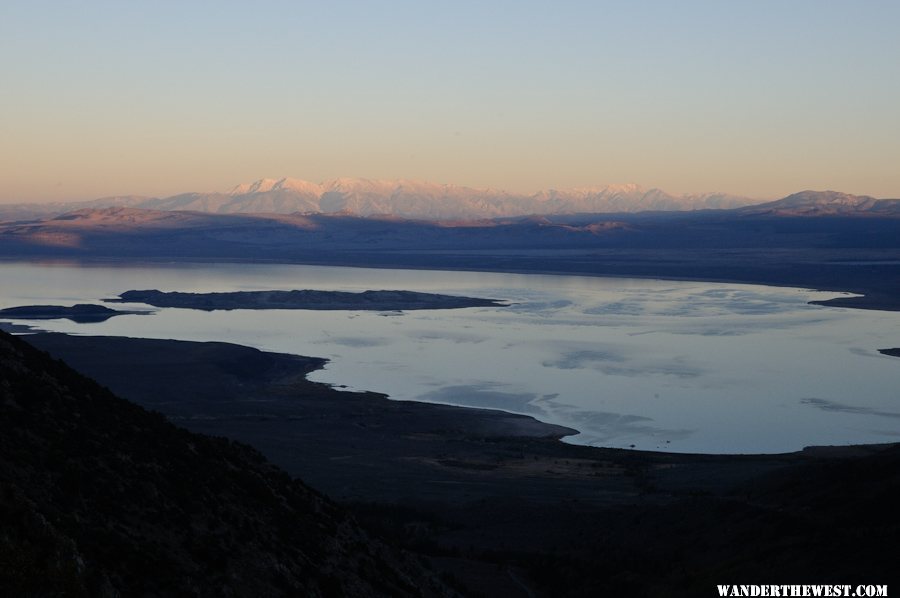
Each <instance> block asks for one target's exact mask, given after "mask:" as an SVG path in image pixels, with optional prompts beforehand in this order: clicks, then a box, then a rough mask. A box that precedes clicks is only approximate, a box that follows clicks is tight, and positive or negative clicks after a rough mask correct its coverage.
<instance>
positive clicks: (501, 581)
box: [29, 334, 900, 598]
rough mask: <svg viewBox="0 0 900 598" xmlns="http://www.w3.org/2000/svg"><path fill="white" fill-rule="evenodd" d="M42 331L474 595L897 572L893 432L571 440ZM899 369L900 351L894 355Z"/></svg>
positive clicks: (48, 342)
mask: <svg viewBox="0 0 900 598" xmlns="http://www.w3.org/2000/svg"><path fill="white" fill-rule="evenodd" d="M29 338H30V340H31V342H34V343H35V344H38V345H39V346H41V347H43V348H45V349H47V350H48V351H50V352H51V354H54V355H56V356H59V357H63V358H64V359H66V360H67V361H70V362H71V363H72V364H73V366H75V367H77V368H79V369H80V370H83V371H85V372H88V373H90V375H91V376H94V377H96V378H97V379H98V380H100V381H101V382H102V383H103V384H107V385H109V386H110V387H112V388H113V389H115V390H116V391H117V392H119V393H121V394H122V395H123V396H126V397H128V398H131V399H133V400H135V401H137V402H140V403H142V404H145V405H148V406H152V407H153V408H154V409H159V410H161V411H163V412H164V413H166V414H167V415H169V416H170V417H172V418H173V419H176V420H177V421H178V422H179V423H182V424H183V425H186V426H189V427H191V428H192V429H195V430H198V431H205V432H207V433H212V434H216V435H223V436H231V437H234V438H238V439H241V440H243V441H246V442H250V443H252V444H254V445H255V446H257V447H258V448H259V449H260V450H261V451H262V452H263V453H264V454H265V455H266V456H267V457H269V458H271V459H272V460H273V461H275V462H276V463H278V464H279V465H280V466H282V467H284V468H285V469H287V470H288V471H289V472H291V473H292V474H294V475H298V476H299V477H301V478H303V479H305V480H308V481H310V482H311V483H313V484H314V485H315V487H317V488H320V489H322V490H324V491H325V492H327V493H328V494H329V495H331V496H334V497H335V498H338V499H340V500H341V501H342V502H343V504H344V506H345V507H347V508H350V509H352V510H353V511H354V513H355V516H356V517H357V518H359V519H361V521H363V523H364V524H366V525H367V526H368V527H369V529H374V530H376V531H377V532H379V536H380V537H385V536H387V537H390V538H391V539H392V540H393V541H394V542H396V543H401V544H402V545H404V546H405V547H407V548H408V549H410V550H411V551H413V552H416V553H418V554H420V555H425V556H427V557H428V558H429V559H430V563H431V566H432V568H433V569H435V570H436V571H438V572H439V573H440V574H441V576H442V577H444V578H446V579H454V580H456V582H458V583H456V584H454V585H455V586H457V587H460V588H463V589H466V590H467V592H466V595H469V596H473V597H477V596H504V597H510V598H515V597H519V596H521V597H523V598H527V597H532V598H533V597H536V596H551V597H554V598H555V597H567V596H570V597H571V596H602V595H619V596H630V597H638V596H666V597H670V596H714V595H716V591H715V584H719V583H879V584H881V583H889V584H890V583H893V582H896V581H897V567H896V546H897V545H898V543H900V514H898V511H897V508H896V501H897V496H898V495H900V445H882V446H866V447H826V448H816V449H808V450H804V451H801V452H797V453H791V454H783V455H685V454H666V453H652V452H643V451H631V450H614V449H602V448H592V447H583V446H572V445H567V444H564V443H561V442H559V441H558V437H559V436H560V435H561V434H562V433H565V429H561V428H559V427H555V426H548V425H545V424H541V423H539V422H536V421H534V420H532V419H530V418H526V417H522V416H515V415H510V414H504V413H500V412H496V411H486V410H478V409H460V408H454V407H449V406H446V405H428V404H422V403H415V402H408V401H390V400H387V399H385V398H384V397H383V396H382V395H377V394H374V393H346V392H338V391H336V390H335V389H333V388H329V387H327V386H325V385H322V384H316V383H312V382H309V381H307V380H304V379H303V373H305V372H307V371H309V370H311V369H314V368H316V367H320V366H321V360H315V359H312V358H302V357H292V356H287V355H279V354H273V353H265V352H261V351H258V350H255V349H251V348H248V347H239V346H236V345H228V344H225V343H191V342H175V341H160V340H149V339H128V338H103V337H74V336H66V335H60V334H39V335H34V336H32V337H29ZM898 366H900V363H898Z"/></svg>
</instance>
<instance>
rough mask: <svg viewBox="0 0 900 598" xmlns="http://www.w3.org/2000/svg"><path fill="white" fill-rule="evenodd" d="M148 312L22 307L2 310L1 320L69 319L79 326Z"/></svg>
mask: <svg viewBox="0 0 900 598" xmlns="http://www.w3.org/2000/svg"><path fill="white" fill-rule="evenodd" d="M143 313H147V312H137V311H122V310H117V309H110V308H108V307H106V306H104V305H92V304H90V303H79V304H77V305H72V306H65V305H22V306H19V307H7V308H6V309H0V318H6V319H9V320H58V319H62V318H65V319H68V320H72V321H73V322H76V323H78V324H87V323H91V322H105V321H106V320H108V319H110V318H112V317H113V316H122V315H126V314H143Z"/></svg>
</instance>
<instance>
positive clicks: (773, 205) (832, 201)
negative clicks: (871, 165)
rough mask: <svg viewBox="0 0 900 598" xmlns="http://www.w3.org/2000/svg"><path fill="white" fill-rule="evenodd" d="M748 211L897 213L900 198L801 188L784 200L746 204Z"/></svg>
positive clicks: (812, 213)
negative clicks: (880, 197) (802, 189)
mask: <svg viewBox="0 0 900 598" xmlns="http://www.w3.org/2000/svg"><path fill="white" fill-rule="evenodd" d="M741 212H742V213H744V214H758V215H761V214H772V215H780V216H827V215H850V214H857V215H861V214H869V215H884V216H889V215H894V216H896V215H897V214H900V199H875V198H874V197H870V196H868V195H851V194H849V193H841V192H840V191H801V192H799V193H794V194H792V195H788V196H787V197H785V198H783V199H779V200H777V201H771V202H767V203H763V204H758V205H755V206H749V207H745V208H743V209H742V210H741Z"/></svg>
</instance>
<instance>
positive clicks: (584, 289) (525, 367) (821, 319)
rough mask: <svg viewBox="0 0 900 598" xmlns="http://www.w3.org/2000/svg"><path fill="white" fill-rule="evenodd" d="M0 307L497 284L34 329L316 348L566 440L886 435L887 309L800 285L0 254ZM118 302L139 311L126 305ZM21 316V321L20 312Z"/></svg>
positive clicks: (355, 375)
mask: <svg viewBox="0 0 900 598" xmlns="http://www.w3.org/2000/svg"><path fill="white" fill-rule="evenodd" d="M0 280H2V281H3V286H2V290H0V308H3V307H11V306H16V305H31V304H59V305H72V304H74V303H84V302H98V301H99V300H100V299H103V298H108V297H114V296H117V295H118V294H119V293H121V292H124V291H126V290H130V289H160V290H163V291H191V292H212V291H241V290H267V289H283V290H289V289H322V290H342V291H364V290H369V289H402V290H413V291H424V292H434V293H446V294H458V295H468V296H472V297H487V298H495V299H505V300H508V301H510V302H512V305H510V306H509V307H505V308H470V309H460V310H434V311H420V312H402V313H398V312H381V313H376V312H354V311H334V312H330V311H329V312H325V311H302V310H298V311H285V310H273V311H250V310H235V311H216V312H200V311H193V310H184V309H160V310H158V311H157V312H156V313H155V314H154V315H152V316H135V315H126V316H119V317H116V318H113V319H111V320H109V321H106V322H102V323H96V324H75V323H73V322H69V321H67V320H54V321H40V322H31V323H32V324H33V325H35V326H37V327H39V328H42V329H47V330H55V331H60V332H70V333H79V334H92V335H128V336H140V337H152V338H175V339H183V340H218V341H228V342H234V343H240V344H244V345H250V346H254V347H258V348H261V349H266V350H270V351H280V352H286V353H297V354H303V355H315V356H320V357H327V358H329V359H331V360H332V361H331V363H330V364H329V365H328V366H327V368H326V369H324V370H322V371H319V372H316V373H315V374H313V375H312V379H314V380H319V381H322V382H329V383H332V384H338V385H347V386H348V387H349V388H350V389H353V390H373V391H378V392H383V393H386V394H388V395H390V396H391V397H392V398H394V399H400V400H420V401H432V402H441V403H451V404H455V405H464V406H470V407H488V408H494V409H503V410H507V411H513V412H517V413H525V414H528V415H532V416H534V417H536V418H538V419H541V420H543V421H548V422H553V423H559V424H563V425H566V426H570V427H572V428H575V429H577V430H579V431H580V432H581V433H580V434H578V435H577V436H573V437H570V438H568V441H570V442H575V443H584V444H593V445H602V446H616V447H627V446H630V445H634V446H635V447H636V448H639V449H649V450H653V449H662V450H671V451H680V452H727V453H740V452H781V451H791V450H797V449H799V448H801V447H803V446H807V445H811V444H851V443H871V442H893V441H897V440H900V390H898V389H900V360H898V359H897V358H892V357H886V356H882V355H879V354H878V352H877V350H878V349H881V348H887V347H896V346H900V313H893V312H877V311H863V310H850V309H840V308H831V307H822V306H811V305H808V304H807V302H808V301H810V300H813V299H826V298H829V297H833V296H834V295H835V294H834V293H821V292H813V291H807V290H801V289H790V288H774V287H763V286H752V285H739V284H727V283H703V282H673V281H659V280H643V279H641V280H637V279H613V278H590V277H572V276H545V275H517V274H495V273H473V272H435V271H417V270H374V269H361V268H338V267H315V266H293V265H258V264H255V265H249V264H172V265H159V264H154V265H127V266H123V265H116V266H109V265H104V266H99V265H80V266H79V265H75V264H57V265H38V264H33V263H31V264H26V263H2V264H0ZM120 307H122V308H123V309H139V308H141V307H143V308H145V309H149V308H148V307H147V306H141V305H136V304H132V305H129V304H125V305H122V306H120ZM26 323H29V322H26Z"/></svg>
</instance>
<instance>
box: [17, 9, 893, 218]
mask: <svg viewBox="0 0 900 598" xmlns="http://www.w3.org/2000/svg"><path fill="white" fill-rule="evenodd" d="M898 29H900V2H876V1H857V2H850V1H846V2H827V1H796V0H780V1H752V2H751V1H747V2H726V1H718V2H687V1H686V2H674V1H673V2H639V3H635V2H628V3H626V2H621V3H611V2H523V1H517V2H488V1H484V2H460V1H455V2H421V1H419V2H381V3H375V2H353V1H344V2H328V3H325V2H315V3H311V2H253V3H251V2H226V1H221V0H220V1H215V2H199V1H188V0H186V1H178V2H176V1H160V0H157V1H156V2H142V1H131V2H123V1H121V0H119V1H115V2H112V1H109V2H106V1H104V2H101V1H92V2H85V1H81V2H67V1H55V2H41V1H39V0H28V1H25V0H5V1H4V2H2V3H0V75H2V78H3V84H2V86H0V106H2V111H0V201H31V200H46V199H87V198H92V197H99V196H103V195H112V194H132V193H133V194H143V195H168V194H173V193H177V192H181V191H191V190H192V191H214V190H227V189H229V188H230V187H231V186H233V185H235V184H237V183H240V182H245V181H251V180H253V179H257V178H261V177H275V178H277V177H282V176H292V177H297V178H304V179H308V180H311V181H315V182H318V181H322V180H326V179H330V178H336V177H340V176H351V177H356V176H361V177H369V178H415V179H424V180H430V181H434V182H442V183H456V184H461V185H470V186H476V187H486V186H490V187H498V188H504V189H509V190H513V191H536V190H538V189H541V188H550V187H555V188H568V187H578V186H593V185H605V184H611V183H626V182H635V183H639V184H642V185H645V186H648V187H660V188H663V189H666V190H669V191H672V192H676V193H681V192H700V191H712V190H721V191H729V192H733V193H740V194H746V195H751V196H754V197H780V196H783V195H786V194H788V193H791V192H794V191H797V190H801V189H807V188H812V189H837V190H842V191H847V192H851V193H862V194H870V195H875V196H878V197H900V108H898V106H900V36H898V35H897V31H898Z"/></svg>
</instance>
